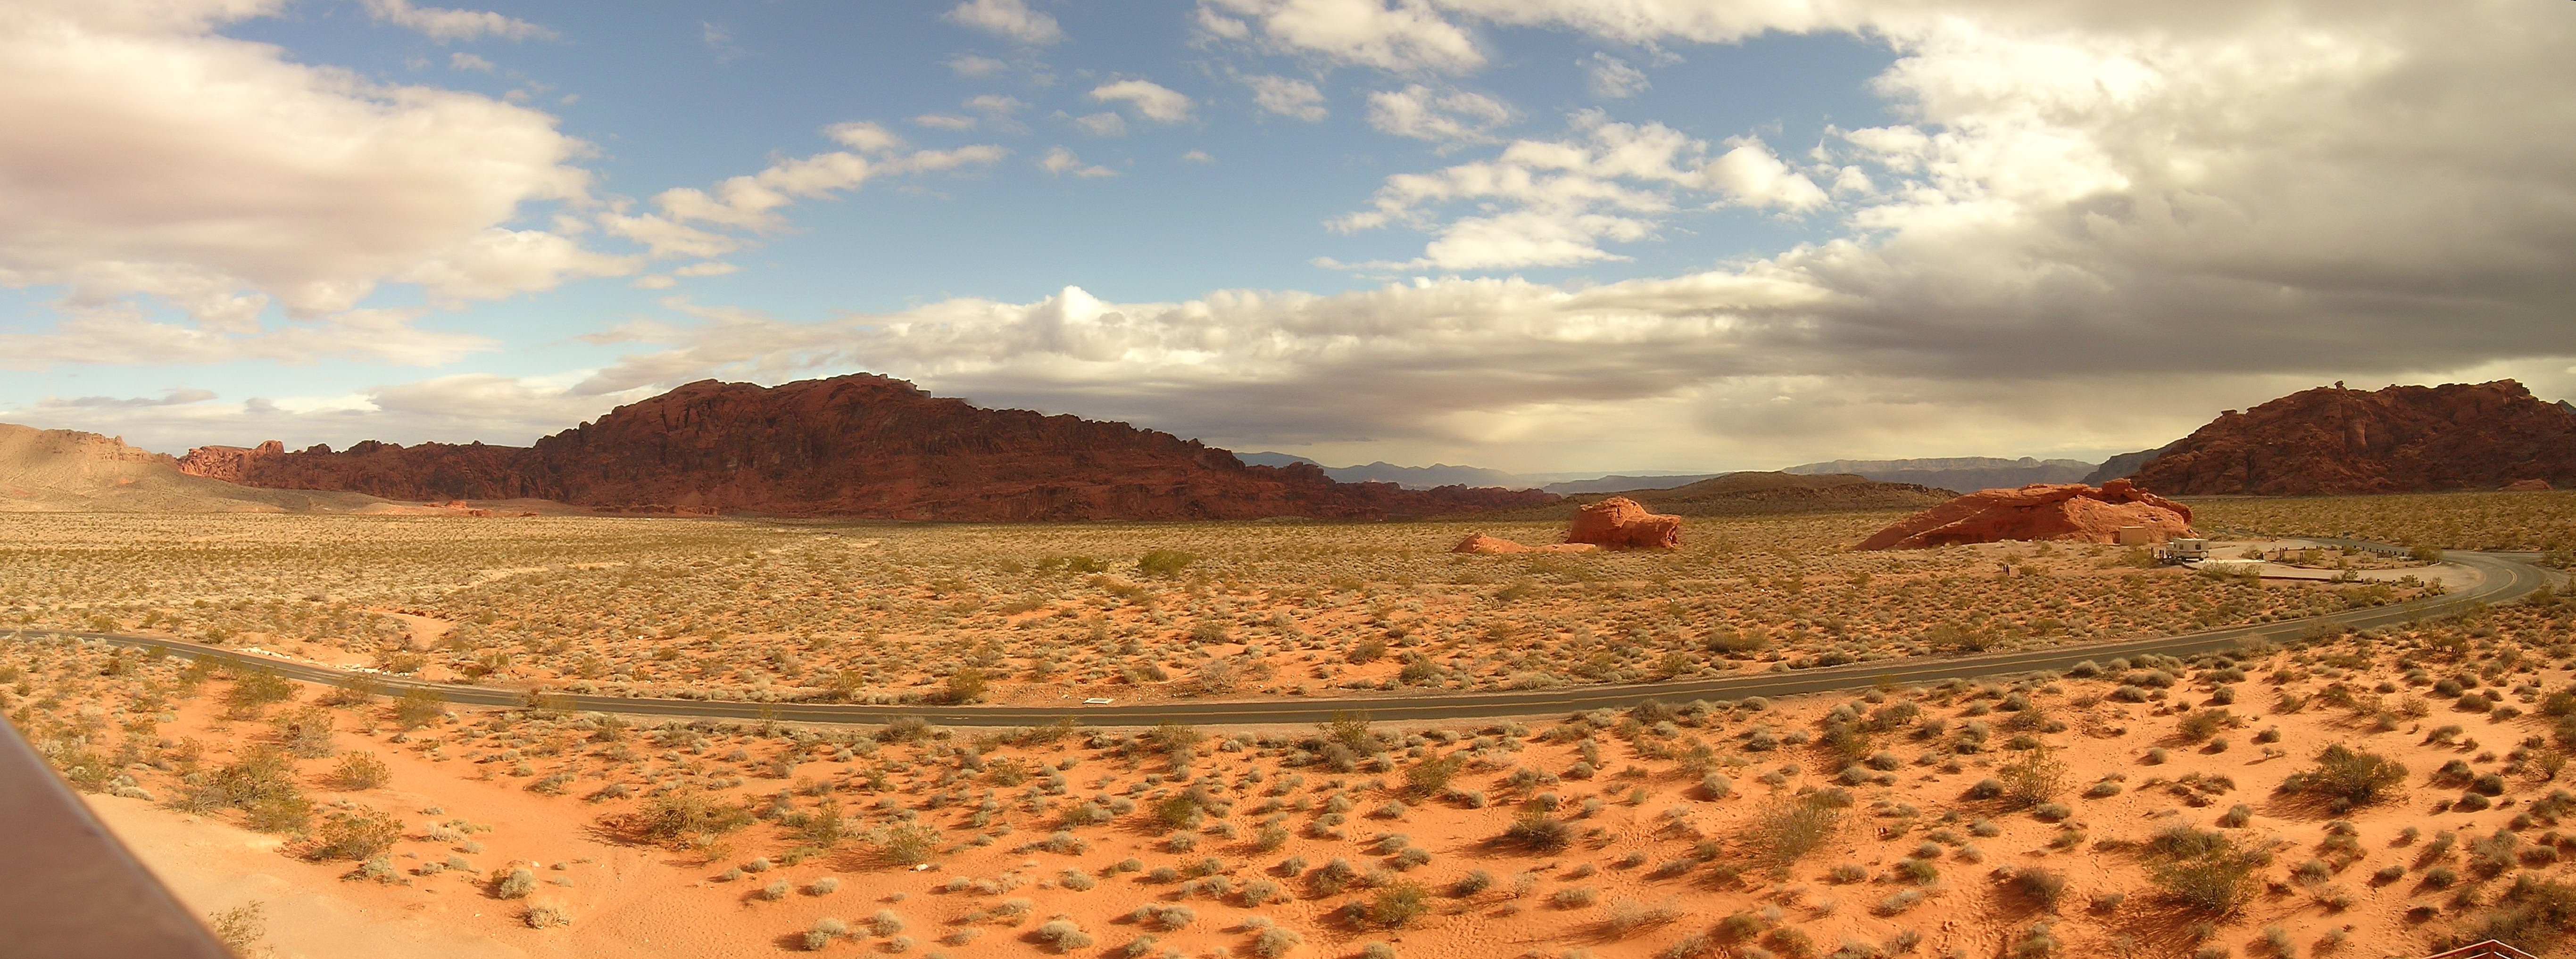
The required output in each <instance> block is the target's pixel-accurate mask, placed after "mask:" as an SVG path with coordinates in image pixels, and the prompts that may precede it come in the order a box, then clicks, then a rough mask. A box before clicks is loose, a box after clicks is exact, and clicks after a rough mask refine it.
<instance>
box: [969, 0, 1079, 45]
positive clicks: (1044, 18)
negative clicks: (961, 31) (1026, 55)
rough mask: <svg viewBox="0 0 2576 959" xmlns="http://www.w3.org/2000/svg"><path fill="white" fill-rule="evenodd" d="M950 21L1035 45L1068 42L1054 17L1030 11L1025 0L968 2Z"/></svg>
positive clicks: (978, 0)
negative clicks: (1064, 40) (1065, 40)
mask: <svg viewBox="0 0 2576 959" xmlns="http://www.w3.org/2000/svg"><path fill="white" fill-rule="evenodd" d="M948 22H950V23H954V24H957V25H958V26H961V27H972V28H974V29H977V30H982V31H984V32H986V33H989V34H992V35H994V36H997V37H1002V38H1005V39H1009V40H1017V41H1019V42H1021V43H1025V44H1029V45H1032V46H1044V45H1046V44H1050V43H1054V42H1056V41H1058V40H1062V39H1064V30H1063V28H1061V27H1059V26H1057V25H1056V22H1055V18H1054V17H1052V16H1048V15H1047V14H1046V13H1044V12H1041V11H1037V10H1031V9H1029V5H1028V4H1027V3H1025V2H1023V0H966V2H964V3H960V4H958V5H957V6H955V7H952V8H950V9H949V11H948Z"/></svg>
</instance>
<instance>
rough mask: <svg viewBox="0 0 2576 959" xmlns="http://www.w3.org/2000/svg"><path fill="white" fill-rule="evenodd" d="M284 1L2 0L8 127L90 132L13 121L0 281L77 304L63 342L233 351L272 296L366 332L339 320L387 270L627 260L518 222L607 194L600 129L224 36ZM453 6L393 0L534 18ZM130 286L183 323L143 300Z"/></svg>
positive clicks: (547, 270)
mask: <svg viewBox="0 0 2576 959" xmlns="http://www.w3.org/2000/svg"><path fill="white" fill-rule="evenodd" d="M270 9H271V6H270V5H268V4H262V3H255V2H248V0H169V2H165V3H161V4H158V5H156V6H155V7H154V8H153V12H152V13H151V14H150V15H145V14H142V13H138V12H136V11H134V10H130V9H126V8H120V7H115V6H113V5H93V4H84V3H72V2H68V0H65V2H59V3H57V2H36V3H32V4H20V5H17V6H14V7H12V8H11V10H10V11H9V12H8V13H6V14H0V125H5V126H7V127H8V128H10V129H16V130H24V131H37V130H57V131H60V130H79V131H81V133H80V135H77V136H29V137H17V138H11V139H6V140H0V286H7V287H16V288H25V287H39V286H43V287H56V288H59V289H61V290H62V291H63V296H62V299H61V301H60V302H59V306H60V308H61V309H63V310H64V311H66V312H67V313H69V314H71V315H73V316H74V317H79V318H84V319H82V320H81V321H80V322H67V323H66V324H65V325H64V326H63V327H62V328H61V329H60V330H59V335H61V336H62V337H65V338H66V339H65V340H64V342H71V341H74V340H77V339H78V338H80V337H82V336H84V335H88V334H90V333H94V332H96V331H97V330H101V329H108V328H116V329H122V330H126V331H128V332H131V333H133V334H134V335H135V336H137V337H138V338H140V340H141V341H146V342H164V343H171V344H174V348H177V349H180V350H181V351H182V352H183V353H187V354H200V355H217V356H221V355H225V351H226V350H238V349H249V347H248V346H247V344H249V343H250V342H251V341H253V340H257V339H260V338H261V337H262V336H263V334H262V319H261V317H262V315H263V313H264V312H265V311H267V310H268V309H269V308H270V307H271V306H272V305H276V306H283V307H284V308H285V309H286V311H287V312H288V313H289V314H291V315H292V316H294V317H297V318H300V319H304V320H309V321H314V322H316V323H320V324H324V325H322V326H316V327H304V328H299V329H290V330H285V331H270V333H269V334H268V335H267V342H269V343H272V344H273V343H275V342H281V341H283V340H284V339H289V338H299V339H305V340H309V339H310V338H311V336H312V335H321V336H326V337H327V336H329V335H352V336H354V335H356V334H357V331H356V330H349V329H342V330H333V329H331V328H330V327H329V326H328V324H330V323H332V322H334V320H333V318H334V317H344V316H355V315H360V314H356V313H353V312H352V308H353V307H355V306H356V305H357V304H358V303H359V302H360V301H361V300H363V299H364V298H365V297H367V296H368V295H369V294H370V293H371V292H373V291H374V290H375V289H376V288H377V287H378V286H379V285H381V284H384V283H387V282H398V283H414V284H419V285H420V286H421V287H422V288H423V289H424V291H425V292H426V293H427V294H428V295H429V296H430V297H431V298H433V299H435V300H439V301H442V302H454V301H458V300H464V299H480V298H489V297H499V296H509V295H513V294H516V293H521V292H526V291H530V290H542V289H547V288H550V287H552V286H555V285H557V284H560V283H562V282H564V281H566V280H568V279H572V278H577V277H584V276H599V275H617V274H620V273H626V272H632V270H633V268H634V267H633V264H632V263H630V262H628V261H627V260H625V259H623V258H620V257H616V256H612V255H606V254H602V253H599V252H597V251H594V250H590V249H588V248H586V247H584V246H583V245H582V244H581V243H580V242H578V241H576V240H575V239H573V238H572V237H571V236H569V235H567V234H563V233H560V232H553V231H550V230H545V229H536V228H531V227H527V226H524V225H521V224H519V223H518V222H517V221H519V220H521V219H522V218H523V217H526V216H528V215H530V214H532V213H535V212H536V211H537V210H539V209H540V208H541V207H543V206H545V205H548V204H555V205H561V206H576V207H577V206H580V205H583V204H587V203H589V202H591V197H590V193H589V191H590V175H589V173H588V172H587V171H586V170H584V169H582V168H581V167H580V166H579V165H578V162H577V161H578V160H579V159H580V158H582V157H583V156H584V155H586V153H587V152H588V149H589V148H588V147H587V146H586V145H584V144H583V143H581V142H580V141H578V140H575V139H573V138H571V137H568V136H565V135H564V134H563V133H561V132H560V131H559V130H557V129H556V124H555V121H554V118H553V117H551V116H548V115H546V114H543V113H540V112H537V111H534V110H530V109H527V108H524V107H520V106H516V105H513V104H510V103H508V102H505V101H502V100H497V99H493V98H489V97H484V96H481V95H478V94H471V93H463V92H458V91H452V90H442V89H435V88H430V87H420V86H398V85H383V84H377V83H373V82H370V81H367V80H364V79H362V78H360V77H357V76H355V75H353V74H349V73H346V72H343V71H337V70H327V69H321V68H316V67H310V66H306V65H303V64H299V63H295V62H292V61H289V60H287V59H285V58H284V57H283V55H282V51H280V50H279V49H277V48H275V47H272V46H268V45H264V44H255V43H246V42H242V41H237V40H233V39H230V38H227V37H224V36H221V35H220V34H218V33H216V32H215V30H216V29H217V28H218V27H221V26H223V25H226V24H229V23H231V22H233V21H235V20H236V19H238V18H241V17H245V16H253V15H258V14H262V13H266V12H269V10H270ZM454 12H456V11H444V10H439V9H434V8H414V7H408V6H401V7H383V8H380V13H381V14H382V15H386V16H396V17H402V18H409V19H406V20H404V21H403V22H404V23H405V24H406V25H409V26H413V27H414V28H415V29H423V30H430V31H433V32H434V33H435V35H439V36H446V37H465V36H469V35H498V36H518V35H534V34H529V33H527V32H526V31H520V30H517V29H516V28H512V27H507V26H506V25H502V26H493V25H491V21H488V20H485V19H480V18H467V19H464V20H457V19H454V18H449V17H446V16H445V14H448V13H454ZM464 23H481V24H485V26H482V27H470V28H469V27H467V26H459V25H458V24H464ZM505 260H507V262H505ZM136 298H149V299H154V300H158V301H160V302H163V303H166V304H168V305H169V306H172V307H175V308H176V309H177V310H178V311H179V312H181V313H184V314H185V315H186V316H187V321H186V322H184V323H174V322H168V321H160V320H146V319H143V318H141V314H140V313H139V312H138V311H136V310H134V309H132V308H130V305H131V304H132V303H133V302H134V300H135V299H136ZM289 334H292V336H290V335H289ZM308 345H309V344H308ZM265 348H266V347H261V349H265ZM38 352H42V353H47V354H52V353H54V352H56V351H55V350H53V349H50V348H40V349H38ZM117 352H123V351H117ZM324 352H325V353H328V354H333V355H337V354H340V353H341V352H342V351H341V350H339V349H336V348H331V349H326V350H324ZM26 355H27V354H24V353H22V354H21V355H20V356H19V357H16V358H13V361H15V362H24V359H25V356H26ZM234 355H256V354H255V353H239V354H234Z"/></svg>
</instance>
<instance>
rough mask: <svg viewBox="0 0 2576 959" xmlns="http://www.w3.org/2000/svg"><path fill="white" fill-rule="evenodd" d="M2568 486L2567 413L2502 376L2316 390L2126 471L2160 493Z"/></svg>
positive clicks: (2571, 441)
mask: <svg viewBox="0 0 2576 959" xmlns="http://www.w3.org/2000/svg"><path fill="white" fill-rule="evenodd" d="M2527 479H2539V480H2546V481H2548V482H2550V483H2552V484H2554V485H2557V486H2560V487H2564V486H2566V485H2568V484H2569V483H2571V482H2576V415H2570V414H2569V413H2568V411H2567V410H2566V409H2565V408H2564V407H2562V406H2559V405H2557V404H2552V403H2544V402H2541V401H2540V400H2537V399H2534V398H2532V395H2531V393H2530V391H2528V390H2526V389H2524V388H2523V387H2522V384H2520V383H2516V382H2514V381H2512V380H2497V381H2495V382H2493V383H2479V384H2474V385H2472V384H2464V383H2452V384H2446V385H2443V386H2430V387H2427V386H2391V387H2388V388H2386V389H2382V390H2378V391H2375V392H2365V391H2361V390H2348V389H2342V388H2339V387H2320V388H2318V389H2313V390H2303V391H2301V392H2297V393H2292V394H2290V395H2288V396H2284V397H2281V398H2280V399H2276V400H2273V401H2271V402H2268V403H2265V404H2263V405H2261V406H2257V407H2254V408H2253V409H2250V410H2246V411H2244V412H2241V413H2240V412H2236V411H2234V410H2230V411H2228V412H2227V413H2225V414H2222V415H2220V416H2219V418H2218V419H2216V420H2213V421H2211V422H2210V423H2209V425H2207V426H2203V427H2201V428H2200V429H2199V430H2197V431H2194V432H2193V433H2192V434H2191V435H2190V436H2186V437H2184V438H2182V439H2181V440H2179V441H2176V442H2175V443H2174V444H2172V445H2170V446H2167V447H2165V448H2164V450H2163V451H2162V452H2161V453H2160V454H2159V455H2157V456H2156V457H2155V458H2154V459H2152V460H2149V461H2148V462H2147V463H2146V464H2144V465H2143V466H2141V467H2140V468H2139V470H2138V473H2137V483H2138V485H2139V486H2140V487H2142V488H2146V489H2151V490H2155V491H2156V492H2159V493H2164V494H2167V495H2213V494H2227V493H2246V494H2257V495H2266V496H2312V495H2331V494H2344V493H2405V492H2429V491H2439V490H2492V489H2498V488H2501V487H2503V486H2505V485H2506V484H2509V483H2513V482H2515V481H2518V480H2527Z"/></svg>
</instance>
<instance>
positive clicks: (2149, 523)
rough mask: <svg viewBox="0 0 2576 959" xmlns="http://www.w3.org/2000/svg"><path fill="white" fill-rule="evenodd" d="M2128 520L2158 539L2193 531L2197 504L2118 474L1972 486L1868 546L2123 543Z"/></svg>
mask: <svg viewBox="0 0 2576 959" xmlns="http://www.w3.org/2000/svg"><path fill="white" fill-rule="evenodd" d="M2123 526H2141V527H2145V528H2146V533H2147V538H2148V539H2149V540H2150V541H2152V542H2158V543H2161V542H2164V541H2165V540H2168V539H2171V538H2173V537H2176V536H2189V535H2192V532H2191V507H2188V506H2184V505H2182V504H2181V503H2176V502H2174V501H2172V500H2169V499H2166V498H2164V497H2161V496H2157V495H2155V494H2153V493H2149V492H2146V491H2144V490H2140V489H2138V488H2136V486H2134V485H2133V484H2131V483H2130V482H2129V481H2128V480H2124V479H2116V480H2112V481H2110V482H2108V483H2104V484H2102V485H2101V486H2099V487H2094V486H2086V485H2084V484H2082V483H2033V484H2031V485H2029V486H2024V487H2022V488H2020V489H1990V490H1981V491H1979V492H1975V493H1970V494H1968V495H1966V496H1962V497H1959V498H1958V499H1954V500H1951V501H1949V502H1947V503H1943V504H1941V505H1939V506H1935V507H1932V508H1931V509H1927V510H1924V511H1923V512H1920V513H1916V514H1914V515H1912V516H1909V517H1906V518H1905V519H1904V520H1903V521H1901V522H1898V523H1897V524H1896V525H1894V526H1890V527H1888V528H1886V529H1883V530H1879V531H1878V533H1877V534H1876V535H1874V536H1871V537H1870V538H1869V539H1867V540H1864V541H1862V542H1861V544H1860V546H1859V547H1858V548H1860V549H1923V548H1927V547H1933V546H1948V545H1951V544H1954V543H1993V542H2000V541H2003V540H2075V541H2078V542H2087V543H2116V542H2119V539H2120V528H2121V527H2123Z"/></svg>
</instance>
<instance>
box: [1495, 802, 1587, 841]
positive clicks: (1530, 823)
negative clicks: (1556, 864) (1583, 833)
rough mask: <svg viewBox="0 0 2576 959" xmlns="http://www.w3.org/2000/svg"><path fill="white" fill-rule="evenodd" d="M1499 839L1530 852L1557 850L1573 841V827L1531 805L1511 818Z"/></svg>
mask: <svg viewBox="0 0 2576 959" xmlns="http://www.w3.org/2000/svg"><path fill="white" fill-rule="evenodd" d="M1501 841H1502V842H1504V843H1507V844H1509V845H1514V846H1519V847H1521V848H1523V849H1527V850H1530V851H1532V852H1557V851H1560V850H1563V849H1564V848H1565V847H1566V846H1568V845H1571V844H1572V843H1573V842H1574V827H1573V826H1571V825H1568V824H1566V823H1565V822H1564V821H1563V820H1560V819H1556V818H1554V817H1551V816H1549V815H1548V814H1547V810H1545V809H1543V808H1540V807H1538V806H1535V805H1533V806H1530V807H1527V808H1524V809H1522V810H1521V813H1520V815H1518V816H1516V817H1514V818H1513V819H1512V824H1511V825H1510V826H1509V827H1507V828H1505V829H1504V830H1503V835H1502V839H1501Z"/></svg>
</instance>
